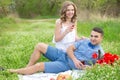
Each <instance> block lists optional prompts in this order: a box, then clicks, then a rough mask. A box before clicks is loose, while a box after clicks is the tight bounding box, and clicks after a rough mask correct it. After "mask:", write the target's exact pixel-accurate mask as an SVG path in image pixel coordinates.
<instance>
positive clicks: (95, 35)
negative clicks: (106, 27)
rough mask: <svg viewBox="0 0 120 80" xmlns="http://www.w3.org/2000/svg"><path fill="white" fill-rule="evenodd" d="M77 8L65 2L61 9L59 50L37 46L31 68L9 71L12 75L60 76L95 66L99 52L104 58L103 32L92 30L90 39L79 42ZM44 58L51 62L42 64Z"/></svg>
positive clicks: (57, 23) (58, 35)
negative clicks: (50, 74)
mask: <svg viewBox="0 0 120 80" xmlns="http://www.w3.org/2000/svg"><path fill="white" fill-rule="evenodd" d="M76 9H77V8H76V6H75V4H74V3H73V2H70V1H66V2H64V3H63V6H62V9H61V17H60V19H58V20H57V21H56V28H55V35H54V38H53V42H55V43H56V48H55V47H52V46H50V45H47V44H45V43H38V44H37V46H36V47H35V49H34V51H33V53H32V55H31V57H30V60H29V63H28V65H27V66H26V67H25V68H20V69H9V71H10V72H11V73H19V74H33V73H36V72H39V71H40V72H46V73H59V72H63V71H67V70H70V69H84V68H86V66H90V65H91V64H90V62H91V63H92V64H95V62H96V60H95V59H93V58H92V54H94V53H98V50H100V51H101V53H102V54H104V51H103V49H102V47H101V46H100V43H101V41H102V39H103V35H104V32H103V30H102V29H101V28H98V27H95V28H93V29H92V31H91V34H90V39H87V38H85V39H80V38H79V37H78V36H77V21H76V17H77V14H76ZM41 55H44V56H45V57H46V58H48V59H49V60H50V61H49V62H39V63H36V62H37V61H38V59H39V58H40V57H41Z"/></svg>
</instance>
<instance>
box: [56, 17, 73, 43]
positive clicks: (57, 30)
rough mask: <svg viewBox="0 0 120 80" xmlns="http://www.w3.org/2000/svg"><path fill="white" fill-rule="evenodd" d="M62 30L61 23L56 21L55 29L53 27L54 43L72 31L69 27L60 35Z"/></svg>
mask: <svg viewBox="0 0 120 80" xmlns="http://www.w3.org/2000/svg"><path fill="white" fill-rule="evenodd" d="M61 28H62V22H61V20H60V19H58V20H57V21H56V27H55V41H56V42H58V41H60V40H62V39H63V38H64V36H65V35H66V34H68V33H69V32H71V31H72V29H71V28H70V27H69V28H67V29H66V30H65V31H64V32H63V33H61V31H60V30H61Z"/></svg>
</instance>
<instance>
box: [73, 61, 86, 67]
mask: <svg viewBox="0 0 120 80" xmlns="http://www.w3.org/2000/svg"><path fill="white" fill-rule="evenodd" d="M73 62H74V64H75V67H76V68H78V69H84V67H85V66H84V65H83V63H82V62H81V61H80V60H78V59H74V60H73Z"/></svg>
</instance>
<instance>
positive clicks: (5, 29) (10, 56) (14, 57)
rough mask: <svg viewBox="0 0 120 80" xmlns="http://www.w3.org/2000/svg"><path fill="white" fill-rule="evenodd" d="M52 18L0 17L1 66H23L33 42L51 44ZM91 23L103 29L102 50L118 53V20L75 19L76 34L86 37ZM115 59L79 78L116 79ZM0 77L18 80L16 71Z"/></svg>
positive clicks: (119, 37) (118, 70)
mask: <svg viewBox="0 0 120 80" xmlns="http://www.w3.org/2000/svg"><path fill="white" fill-rule="evenodd" d="M55 20H56V19H42V20H24V19H12V18H3V19H0V24H1V25H0V66H4V67H5V68H21V67H25V66H26V64H27V63H28V60H29V58H30V55H31V53H32V52H33V49H34V47H35V45H36V44H37V43H39V42H45V43H47V44H49V45H52V46H54V44H53V43H52V37H53V33H54V28H55ZM95 26H100V27H102V28H103V30H104V31H105V35H104V40H103V42H102V46H103V48H104V50H105V52H111V53H112V54H118V55H120V20H118V19H107V20H92V21H78V35H79V36H86V37H89V34H90V31H91V29H92V28H93V27H95ZM40 61H47V59H46V58H44V57H43V58H41V59H40ZM119 62H120V61H118V62H116V63H115V64H114V66H109V65H105V66H99V65H96V66H95V67H93V68H92V69H91V70H88V71H87V73H86V75H85V76H83V77H82V78H80V79H81V80H119V79H120V76H119V74H120V65H119ZM80 79H79V80H80ZM0 80H18V78H17V74H11V73H9V72H7V71H4V72H0Z"/></svg>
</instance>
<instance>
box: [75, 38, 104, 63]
mask: <svg viewBox="0 0 120 80" xmlns="http://www.w3.org/2000/svg"><path fill="white" fill-rule="evenodd" d="M74 46H75V48H76V50H75V51H74V55H75V56H76V58H77V59H79V60H80V61H86V62H87V63H89V62H92V63H95V61H96V60H95V59H94V58H93V57H92V55H93V54H94V53H96V54H98V50H100V51H101V55H103V54H104V51H103V49H102V47H101V46H100V45H92V44H91V42H90V40H89V39H84V40H80V41H78V42H75V43H74Z"/></svg>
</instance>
